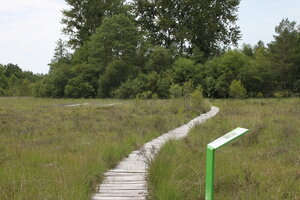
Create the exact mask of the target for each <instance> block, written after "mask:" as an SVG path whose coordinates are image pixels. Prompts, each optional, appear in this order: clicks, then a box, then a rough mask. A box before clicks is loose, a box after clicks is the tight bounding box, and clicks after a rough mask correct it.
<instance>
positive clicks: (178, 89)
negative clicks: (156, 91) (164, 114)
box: [169, 84, 183, 99]
mask: <svg viewBox="0 0 300 200" xmlns="http://www.w3.org/2000/svg"><path fill="white" fill-rule="evenodd" d="M169 93H170V97H171V98H172V99H177V98H181V97H182V96H183V88H182V86H180V85H179V84H173V85H171V87H170V89H169Z"/></svg>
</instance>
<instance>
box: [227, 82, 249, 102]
mask: <svg viewBox="0 0 300 200" xmlns="http://www.w3.org/2000/svg"><path fill="white" fill-rule="evenodd" d="M229 96H230V97H233V98H238V99H243V98H246V96H247V91H246V89H245V88H244V86H243V85H242V83H241V81H238V80H233V81H232V82H231V84H230V86H229Z"/></svg>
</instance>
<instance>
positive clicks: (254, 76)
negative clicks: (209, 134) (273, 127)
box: [0, 0, 300, 98]
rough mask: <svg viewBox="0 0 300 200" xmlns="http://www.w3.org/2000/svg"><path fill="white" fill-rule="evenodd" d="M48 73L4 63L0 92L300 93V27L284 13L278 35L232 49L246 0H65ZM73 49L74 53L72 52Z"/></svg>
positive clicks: (159, 95) (75, 95) (232, 95)
mask: <svg viewBox="0 0 300 200" xmlns="http://www.w3.org/2000/svg"><path fill="white" fill-rule="evenodd" d="M66 3H67V4H68V5H69V7H68V9H65V10H63V11H62V15H63V17H62V24H63V26H64V29H63V33H65V34H66V36H68V41H62V40H61V39H59V40H58V42H57V47H56V48H55V51H54V55H53V59H52V61H51V63H50V64H49V65H50V70H49V73H48V74H46V75H34V74H32V73H30V72H22V70H21V69H20V68H19V67H18V66H17V65H13V64H8V65H0V95H1V96H26V95H27V96H29V95H33V96H36V97H55V98H61V97H69V98H95V97H100V98H180V97H184V96H186V95H187V93H191V92H192V91H193V90H195V89H196V88H199V87H201V88H202V90H203V93H204V96H206V97H209V98H247V97H290V96H299V95H300V28H299V25H297V23H296V22H295V21H290V20H289V19H283V20H282V21H281V22H280V23H279V24H278V26H276V27H275V35H274V39H273V41H271V42H270V43H269V44H264V43H263V42H261V41H258V42H257V44H256V45H250V44H244V45H243V46H242V47H241V48H240V49H238V48H236V46H237V44H238V41H239V39H240V38H241V32H240V29H239V27H238V26H237V25H236V22H237V19H238V6H239V3H240V0H229V1H211V0H203V1H194V0H183V1H178V0H176V1H173V0H172V1H171V0H164V1H162V0H156V1H152V0H133V1H130V3H128V2H126V1H123V0H112V1H104V0H83V1H82V0H66ZM70 48H71V49H72V53H70Z"/></svg>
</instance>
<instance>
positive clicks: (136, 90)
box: [114, 72, 172, 98]
mask: <svg viewBox="0 0 300 200" xmlns="http://www.w3.org/2000/svg"><path fill="white" fill-rule="evenodd" d="M171 84H172V80H171V78H170V75H168V72H165V73H161V74H158V73H156V72H152V73H150V74H139V75H138V76H137V77H136V78H134V79H128V80H127V81H125V82H124V83H122V84H121V86H120V87H119V88H118V89H117V90H116V91H115V92H114V95H115V96H116V97H118V98H136V97H137V96H139V95H142V96H145V94H147V95H146V96H147V97H148V98H150V96H151V98H152V95H157V97H159V98H167V97H169V88H170V86H171ZM149 92H151V94H150V93H149Z"/></svg>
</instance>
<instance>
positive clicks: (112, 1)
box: [62, 0, 125, 48]
mask: <svg viewBox="0 0 300 200" xmlns="http://www.w3.org/2000/svg"><path fill="white" fill-rule="evenodd" d="M65 1H66V3H67V5H68V6H69V8H68V9H65V10H63V11H62V13H63V19H62V24H63V25H64V28H63V32H64V33H65V34H66V35H68V36H69V44H70V45H71V46H72V47H73V48H77V47H80V46H82V45H83V43H84V42H85V41H87V40H88V39H89V37H90V36H91V35H92V34H93V33H95V31H96V28H98V27H99V26H100V25H101V24H102V21H103V19H104V18H105V17H112V16H113V15H115V14H120V13H123V12H125V8H124V0H109V1H105V0H65Z"/></svg>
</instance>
